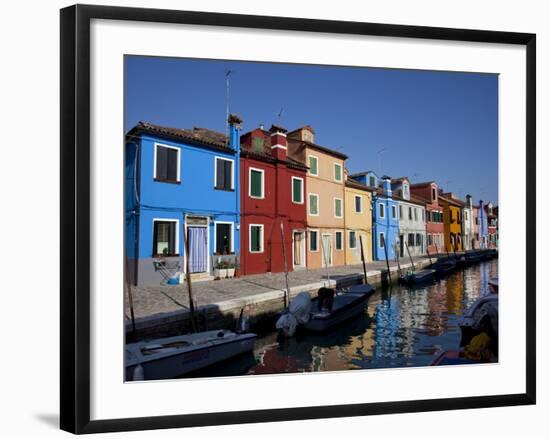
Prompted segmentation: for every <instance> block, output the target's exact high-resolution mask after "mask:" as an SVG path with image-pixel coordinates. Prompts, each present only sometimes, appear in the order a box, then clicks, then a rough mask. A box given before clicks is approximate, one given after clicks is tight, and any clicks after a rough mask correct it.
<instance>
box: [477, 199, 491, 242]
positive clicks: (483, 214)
mask: <svg viewBox="0 0 550 439" xmlns="http://www.w3.org/2000/svg"><path fill="white" fill-rule="evenodd" d="M477 220H478V224H479V248H488V238H489V224H488V221H487V211H486V210H485V205H484V204H483V200H479V208H478V209H477Z"/></svg>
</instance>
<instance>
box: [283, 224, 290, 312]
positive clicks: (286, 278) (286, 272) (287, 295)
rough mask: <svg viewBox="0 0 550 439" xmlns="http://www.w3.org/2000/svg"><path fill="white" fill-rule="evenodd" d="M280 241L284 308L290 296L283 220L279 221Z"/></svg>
mask: <svg viewBox="0 0 550 439" xmlns="http://www.w3.org/2000/svg"><path fill="white" fill-rule="evenodd" d="M281 243H282V245H283V262H284V268H285V282H286V291H285V308H286V307H287V306H288V300H289V298H290V289H289V287H288V267H287V265H286V246H285V232H284V226H283V222H282V221H281Z"/></svg>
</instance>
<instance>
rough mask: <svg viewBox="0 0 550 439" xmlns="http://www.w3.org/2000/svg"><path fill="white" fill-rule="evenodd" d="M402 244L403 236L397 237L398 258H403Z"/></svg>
mask: <svg viewBox="0 0 550 439" xmlns="http://www.w3.org/2000/svg"><path fill="white" fill-rule="evenodd" d="M403 242H404V241H403V235H399V257H400V258H402V257H403V250H404V248H403V246H404V245H405V244H403Z"/></svg>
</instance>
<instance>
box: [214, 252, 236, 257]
mask: <svg viewBox="0 0 550 439" xmlns="http://www.w3.org/2000/svg"><path fill="white" fill-rule="evenodd" d="M214 256H235V252H231V253H214Z"/></svg>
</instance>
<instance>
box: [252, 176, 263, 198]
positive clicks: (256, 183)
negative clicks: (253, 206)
mask: <svg viewBox="0 0 550 439" xmlns="http://www.w3.org/2000/svg"><path fill="white" fill-rule="evenodd" d="M250 194H251V195H252V196H254V197H261V196H262V174H261V172H259V171H254V170H253V171H252V172H251V173H250Z"/></svg>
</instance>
